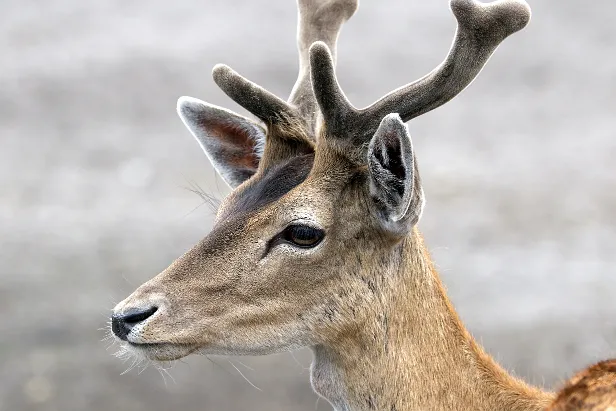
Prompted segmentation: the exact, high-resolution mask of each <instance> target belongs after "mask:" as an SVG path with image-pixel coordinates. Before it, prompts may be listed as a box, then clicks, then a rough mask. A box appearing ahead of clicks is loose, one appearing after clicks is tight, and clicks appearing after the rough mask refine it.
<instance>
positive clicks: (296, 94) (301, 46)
mask: <svg viewBox="0 0 616 411" xmlns="http://www.w3.org/2000/svg"><path fill="white" fill-rule="evenodd" d="M358 6H359V0H297V8H298V26H297V49H298V51H299V74H298V77H297V81H296V82H295V86H294V87H293V91H292V92H291V96H290V97H289V102H290V103H291V104H293V105H294V106H296V107H297V109H298V111H299V113H300V116H301V117H302V118H303V119H304V120H305V121H307V122H308V123H309V125H310V127H311V128H312V129H313V128H314V125H315V121H316V117H317V112H318V111H317V107H316V104H315V97H314V95H313V90H312V85H311V77H310V51H309V50H310V46H311V45H312V44H313V43H314V42H316V41H322V42H323V43H325V44H326V45H327V47H329V49H330V50H331V55H332V61H333V65H334V66H335V62H336V43H337V41H338V35H339V34H340V31H341V29H342V25H343V24H344V23H345V22H346V21H347V20H348V19H349V18H351V16H353V14H354V13H355V11H357V8H358Z"/></svg>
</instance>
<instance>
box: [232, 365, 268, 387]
mask: <svg viewBox="0 0 616 411" xmlns="http://www.w3.org/2000/svg"><path fill="white" fill-rule="evenodd" d="M229 364H231V366H233V368H235V370H236V371H237V372H239V373H240V375H241V376H242V377H244V379H245V380H246V381H247V382H248V384H250V385H252V386H253V387H254V388H256V389H257V390H259V391H263V390H262V389H261V388H259V387H257V386H256V385H254V384H253V383H252V382H250V380H249V379H248V378H247V377H246V376H245V375H244V374H243V373H242V372H241V371H240V369H239V368H237V367H236V366H235V364H233V362H232V361H231V360H229Z"/></svg>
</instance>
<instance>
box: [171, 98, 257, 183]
mask: <svg viewBox="0 0 616 411" xmlns="http://www.w3.org/2000/svg"><path fill="white" fill-rule="evenodd" d="M177 111H178V114H179V116H180V118H181V119H182V121H183V122H184V124H185V125H186V127H187V128H188V129H189V130H190V132H191V133H192V135H193V136H194V137H195V138H196V139H197V142H198V143H199V145H200V146H201V148H202V149H203V151H204V152H205V154H206V155H207V157H208V158H209V159H210V161H211V163H212V165H213V166H214V168H215V169H216V170H217V171H218V173H219V174H220V176H221V177H222V178H223V179H224V180H225V182H227V184H229V186H231V187H232V188H235V187H237V186H238V185H240V184H242V183H243V182H244V181H246V180H247V179H249V178H250V177H252V176H253V175H254V174H255V173H256V172H257V168H258V167H259V162H260V161H261V157H262V156H263V149H264V147H265V135H266V131H265V129H264V128H263V127H262V126H261V125H260V124H258V123H256V122H254V121H252V120H250V119H248V118H246V117H243V116H240V115H239V114H236V113H234V112H232V111H230V110H227V109H224V108H222V107H218V106H215V105H213V104H209V103H206V102H204V101H201V100H198V99H195V98H192V97H181V98H180V99H179V100H178V105H177Z"/></svg>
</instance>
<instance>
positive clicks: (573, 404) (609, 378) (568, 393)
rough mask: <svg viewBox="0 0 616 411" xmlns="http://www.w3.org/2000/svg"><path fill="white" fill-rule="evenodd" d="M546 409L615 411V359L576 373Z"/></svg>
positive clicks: (557, 410) (559, 410)
mask: <svg viewBox="0 0 616 411" xmlns="http://www.w3.org/2000/svg"><path fill="white" fill-rule="evenodd" d="M548 411H616V359H612V360H606V361H602V362H600V363H598V364H595V365H593V366H591V367H589V368H587V369H585V370H584V371H581V372H579V373H578V374H576V375H575V376H574V377H573V378H571V379H570V380H569V382H567V384H566V385H565V386H564V387H563V388H562V389H561V390H560V391H559V392H558V395H557V397H556V400H555V401H554V403H553V404H552V405H551V406H550V408H549V409H548Z"/></svg>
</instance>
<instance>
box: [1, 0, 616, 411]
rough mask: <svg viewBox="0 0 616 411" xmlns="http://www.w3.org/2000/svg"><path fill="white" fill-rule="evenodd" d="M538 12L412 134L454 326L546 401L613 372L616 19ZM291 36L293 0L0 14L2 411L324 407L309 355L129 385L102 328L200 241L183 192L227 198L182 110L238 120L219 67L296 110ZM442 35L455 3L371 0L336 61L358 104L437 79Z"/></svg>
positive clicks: (110, 2) (27, 7)
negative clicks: (187, 102)
mask: <svg viewBox="0 0 616 411" xmlns="http://www.w3.org/2000/svg"><path fill="white" fill-rule="evenodd" d="M531 6H532V7H533V9H534V16H533V21H532V23H531V25H530V26H529V27H528V28H527V29H526V30H524V31H523V32H521V33H519V34H516V35H515V36H513V37H512V38H511V39H509V40H508V41H506V42H505V43H504V44H503V46H502V47H501V48H500V49H499V50H497V52H496V54H495V56H494V57H493V59H492V60H491V61H490V62H489V64H488V66H487V68H486V69H485V70H484V72H483V73H482V74H481V76H480V77H479V79H478V80H477V81H476V82H475V83H474V84H473V85H472V86H471V87H470V88H469V89H468V90H466V91H465V92H464V93H463V94H462V95H461V96H460V97H458V98H456V99H455V100H454V101H453V102H451V103H449V104H447V106H445V107H443V108H441V109H438V110H436V111H434V112H432V113H430V114H428V115H425V116H423V117H421V118H420V119H417V120H415V121H413V122H412V123H411V124H410V130H411V133H412V135H413V137H414V143H415V147H416V150H417V153H418V157H419V161H420V166H421V171H422V176H423V180H424V184H425V191H426V195H427V200H428V201H427V208H426V212H425V214H424V217H423V220H422V221H421V224H420V226H421V229H422V230H423V232H424V233H425V236H426V238H427V243H428V244H429V245H430V247H431V250H432V252H433V254H434V256H435V258H436V261H437V263H438V266H439V267H440V270H441V273H442V276H443V278H444V281H445V283H446V285H447V287H448V289H449V293H450V295H451V297H452V299H453V301H454V303H455V305H456V307H457V308H458V309H459V311H460V313H461V315H462V317H463V319H464V320H465V322H466V324H467V325H468V327H469V328H470V329H471V331H472V332H473V333H474V334H475V335H476V336H477V337H478V339H480V340H481V341H482V342H483V344H484V345H485V346H486V348H487V349H488V351H490V352H491V353H492V354H494V355H495V356H496V357H497V358H498V359H499V361H500V362H501V363H502V364H504V365H505V366H506V367H507V368H508V369H510V370H514V371H515V372H516V373H517V374H518V375H520V376H522V377H524V378H525V379H527V380H528V381H530V382H533V383H537V384H543V385H545V386H547V387H552V386H554V384H557V383H558V382H559V381H561V380H562V379H563V378H565V377H566V376H568V375H570V373H571V372H572V371H573V370H575V369H577V368H580V367H582V366H583V365H585V364H588V363H590V362H592V361H595V360H597V359H599V358H602V357H606V356H611V355H616V353H615V351H616V350H615V348H616V327H615V325H616V321H615V320H614V318H615V316H616V302H615V301H616V298H615V296H616V115H615V114H616V25H614V22H613V16H614V14H615V13H616V3H615V2H613V1H611V0H596V1H593V2H592V5H590V4H588V5H587V4H585V3H584V2H581V1H573V0H558V1H556V0H551V1H538V0H531ZM295 20H296V17H295V4H294V2H293V1H290V0H285V1H282V0H276V1H269V0H268V1H266V0H258V1H257V0H251V1H249V0H242V1H237V0H236V1H233V2H228V1H222V0H210V1H195V0H176V1H160V0H148V1H146V0H134V1H128V2H127V1H119V0H106V1H99V2H85V1H77V0H46V1H34V0H33V1H29V2H28V1H21V0H2V2H1V4H0V312H1V315H0V410H2V411H29V410H33V411H34V410H46V411H77V410H79V411H81V410H89V411H108V410H112V409H115V410H127V411H129V410H130V411H140V410H148V411H163V410H165V411H166V410H172V409H173V410H183V411H191V410H195V411H197V410H208V411H210V410H215V411H218V410H221V411H225V410H253V411H261V410H263V411H265V410H267V411H269V410H298V411H299V410H307V411H309V410H315V409H319V410H327V409H329V406H328V405H327V404H326V402H325V401H323V400H321V401H320V402H319V403H318V404H317V405H316V406H315V403H316V402H317V398H316V396H315V395H314V394H313V393H312V391H311V389H310V386H309V382H308V380H309V377H308V372H307V371H306V369H305V368H306V367H307V366H308V364H309V362H310V354H309V353H308V352H305V351H303V352H299V353H296V354H295V357H296V359H297V362H296V361H295V360H294V358H293V356H292V355H291V354H288V353H286V354H281V355H277V356H270V357H262V358H242V359H237V358H230V359H229V360H230V361H232V362H233V363H230V362H229V361H228V360H227V359H224V358H213V359H212V360H213V361H215V362H216V363H214V362H210V361H208V360H207V359H206V358H204V357H194V358H188V359H187V360H186V362H185V363H179V364H178V365H177V367H175V368H174V369H173V370H171V371H170V373H171V375H172V376H173V378H174V379H175V382H174V381H172V380H171V378H170V377H169V376H166V379H167V385H165V383H164V381H163V378H161V376H160V375H159V374H158V373H157V372H156V371H155V370H153V369H148V370H146V371H144V372H143V373H142V374H140V375H139V374H138V372H137V371H132V372H130V373H128V374H125V375H121V373H122V371H124V370H125V369H126V368H127V366H128V364H122V363H121V362H120V361H119V360H117V359H115V358H113V357H112V356H111V355H110V353H109V352H107V351H105V344H104V343H102V342H101V341H100V340H101V338H102V337H103V336H104V332H102V331H97V330H98V329H99V328H101V327H104V326H105V322H106V318H107V316H108V313H109V309H110V308H111V307H112V306H113V305H114V304H115V303H116V302H118V301H119V300H121V299H123V298H124V297H125V296H127V295H128V294H129V293H130V292H131V291H132V290H133V289H134V288H135V287H136V286H137V285H139V284H140V283H142V282H143V281H145V280H147V279H149V278H150V277H152V276H153V275H155V274H156V273H158V272H159V271H161V270H162V269H164V268H165V267H166V266H167V265H168V264H169V263H170V262H171V261H172V260H173V259H174V258H175V257H177V256H179V255H180V254H181V253H182V252H183V251H185V250H186V249H187V248H188V247H189V246H191V245H192V244H193V243H195V242H197V241H198V240H199V239H200V238H201V237H202V236H204V235H205V234H206V233H207V232H208V229H209V227H210V222H211V215H212V212H211V211H210V210H209V209H208V208H207V207H206V206H203V207H199V208H197V209H196V210H194V209H195V208H196V207H198V206H199V205H200V204H201V200H200V199H199V198H198V197H197V196H195V195H194V194H193V193H191V192H189V191H188V190H186V189H184V188H183V187H185V186H188V185H189V183H190V182H196V183H198V184H199V185H200V186H201V187H203V188H205V189H206V190H207V191H208V192H210V193H212V194H214V195H216V196H219V197H221V196H223V195H224V194H225V193H226V188H225V186H224V183H222V181H220V180H219V179H217V178H216V177H215V173H214V171H213V169H212V167H211V166H210V164H209V163H208V162H207V160H206V158H205V156H204V155H203V153H202V152H201V150H200V149H199V147H198V145H197V144H196V143H195V142H194V141H193V139H192V137H191V136H190V134H189V133H188V132H187V131H186V130H185V129H184V127H183V125H182V123H181V122H180V120H179V119H178V118H177V116H176V114H175V101H176V99H177V97H179V96H181V95H191V96H194V97H198V98H201V99H204V100H207V101H209V102H212V103H215V104H219V105H224V106H227V107H230V108H232V109H236V110H237V111H239V112H242V113H243V111H242V110H240V109H239V108H238V106H236V105H235V104H233V103H231V102H230V101H229V100H228V99H227V98H226V97H225V96H223V94H222V93H221V92H220V91H219V90H218V89H217V88H216V87H215V85H214V83H213V81H212V80H211V77H210V70H211V68H212V66H213V65H214V64H215V63H219V62H225V63H228V64H230V65H231V66H232V67H234V68H235V69H237V70H238V71H239V72H241V73H242V74H244V75H246V76H247V77H249V78H250V79H253V80H255V81H257V82H259V83H260V84H262V85H263V86H265V87H267V88H269V89H271V90H272V91H274V92H276V93H277V94H278V95H280V96H285V97H286V95H288V92H289V91H290V89H291V86H292V84H293V82H294V79H295V75H296V69H297V63H296V51H295V40H294V33H295V24H296V21H295ZM454 28H455V22H454V19H453V18H452V16H451V14H450V12H449V10H448V7H447V2H446V1H445V0H438V1H432V0H430V1H427V0H423V1H420V0H415V1H402V0H398V1H396V0H383V1H376V0H363V3H362V6H361V8H360V11H359V12H358V14H357V15H356V16H355V17H354V18H353V19H352V20H351V21H350V22H349V23H348V25H347V27H346V28H345V30H344V31H343V33H342V36H341V39H340V44H339V45H340V54H339V69H338V75H339V79H340V82H341V84H342V86H343V87H344V89H345V90H346V91H347V93H348V95H349V98H350V99H351V101H353V102H354V103H355V104H356V105H358V106H363V105H366V104H368V103H370V102H372V101H373V100H374V99H376V98H377V97H379V96H380V95H382V94H384V93H385V92H387V91H389V90H390V89H393V88H395V87H397V86H399V85H401V84H404V83H406V82H408V81H411V80H414V79H415V78H418V77H420V76H422V75H423V74H425V73H427V72H428V71H429V70H431V69H432V68H433V67H434V66H436V65H437V64H438V63H439V62H440V61H441V59H442V58H443V57H444V55H445V53H446V51H447V50H448V47H449V45H450V42H451V39H452V36H453V32H454ZM238 360H239V361H242V363H244V364H246V365H247V366H249V367H250V368H252V370H251V369H248V368H246V367H244V365H242V364H240V363H239V362H238ZM233 365H235V366H236V367H237V368H238V369H239V370H240V371H241V372H242V373H243V374H244V375H245V376H246V377H248V378H249V379H250V380H251V381H252V382H253V383H254V384H255V385H257V386H259V387H260V388H261V391H258V390H256V389H254V388H253V387H252V386H250V385H249V384H248V383H247V382H246V381H245V380H244V379H243V378H242V376H241V375H240V374H239V373H238V371H237V370H236V369H235V368H234V367H233ZM409 389H411V387H409Z"/></svg>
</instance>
